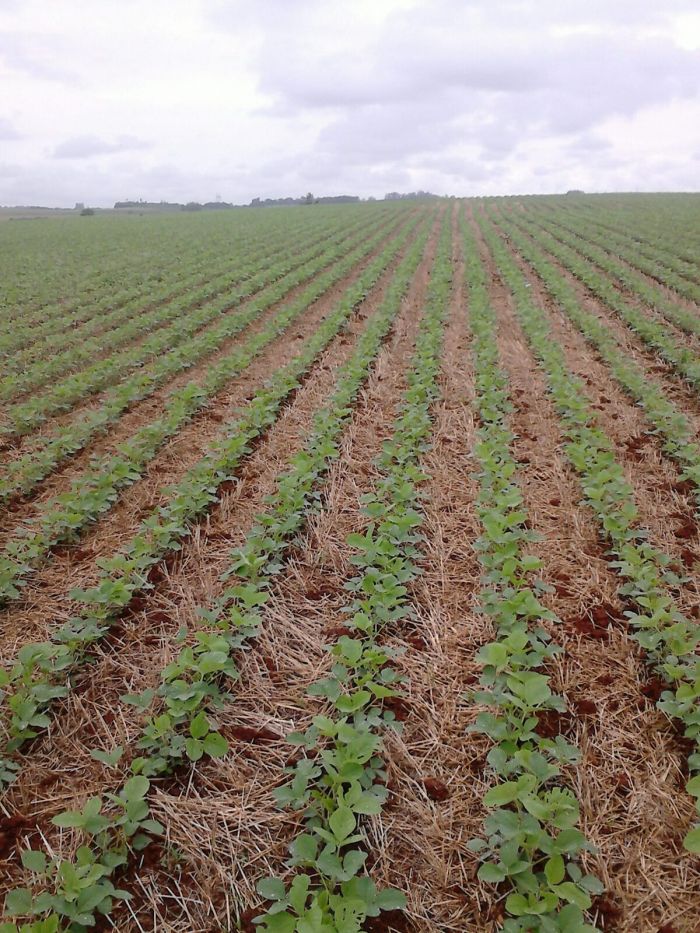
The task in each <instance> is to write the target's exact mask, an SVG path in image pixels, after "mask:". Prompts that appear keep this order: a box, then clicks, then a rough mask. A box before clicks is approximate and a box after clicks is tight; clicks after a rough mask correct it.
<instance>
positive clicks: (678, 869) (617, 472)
mask: <svg viewBox="0 0 700 933" xmlns="http://www.w3.org/2000/svg"><path fill="white" fill-rule="evenodd" d="M699 255H700V195H680V194H678V195H673V194H669V195H631V194H630V195H626V194H620V195H583V194H570V195H566V196H564V195H562V196H537V197H535V196H533V197H507V198H506V197H504V198H473V199H461V200H460V199H454V198H450V199H435V200H426V201H400V202H392V201H386V202H381V201H378V202H373V203H358V204H348V205H340V206H339V205H318V204H312V205H306V206H299V207H288V208H266V209H260V210H255V209H235V210H220V211H209V212H207V211H203V212H201V213H196V214H188V213H182V214H156V215H151V216H138V215H127V216H113V215H109V214H99V213H98V214H97V215H95V216H91V217H79V216H74V217H73V216H65V217H57V218H49V219H38V220H17V221H13V222H5V223H3V224H2V225H0V361H1V362H2V367H1V368H0V399H1V400H2V408H1V409H0V904H3V905H4V907H3V911H2V920H0V933H68V931H70V933H80V931H89V930H96V931H109V930H116V931H120V933H139V931H153V933H171V931H172V933H214V931H247V933H254V931H256V930H259V931H261V933H360V931H374V933H379V931H397V933H401V931H404V933H490V931H500V930H503V931H506V933H515V931H542V933H555V931H562V933H584V931H596V930H597V931H620V933H698V931H700V655H699V645H700V628H699V627H698V626H699V625H700V586H699V582H698V570H700V535H699V529H700V525H699V524H698V521H699V517H700V262H699V261H698V256H699Z"/></svg>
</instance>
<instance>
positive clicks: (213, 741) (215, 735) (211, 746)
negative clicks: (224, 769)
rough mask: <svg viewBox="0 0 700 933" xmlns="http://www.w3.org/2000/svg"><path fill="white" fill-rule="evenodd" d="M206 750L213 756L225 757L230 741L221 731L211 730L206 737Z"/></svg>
mask: <svg viewBox="0 0 700 933" xmlns="http://www.w3.org/2000/svg"><path fill="white" fill-rule="evenodd" d="M204 751H205V753H206V754H207V755H209V756H210V757H211V758H223V757H224V755H225V754H226V752H227V751H228V742H227V741H226V739H225V738H224V737H223V735H221V733H219V732H210V733H209V735H208V736H207V737H206V738H205V739H204Z"/></svg>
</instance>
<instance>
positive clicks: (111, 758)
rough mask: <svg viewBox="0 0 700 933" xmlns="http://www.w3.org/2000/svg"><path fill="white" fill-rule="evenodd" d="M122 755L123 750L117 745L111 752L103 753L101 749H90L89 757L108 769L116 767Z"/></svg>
mask: <svg viewBox="0 0 700 933" xmlns="http://www.w3.org/2000/svg"><path fill="white" fill-rule="evenodd" d="M123 754H124V749H123V748H122V746H121V745H117V746H116V748H113V749H112V751H111V752H104V751H102V749H101V748H91V749H90V757H91V758H94V759H95V761H101V762H102V764H103V765H107V767H108V768H114V767H116V766H117V765H118V764H119V762H120V760H121V757H122V755H123Z"/></svg>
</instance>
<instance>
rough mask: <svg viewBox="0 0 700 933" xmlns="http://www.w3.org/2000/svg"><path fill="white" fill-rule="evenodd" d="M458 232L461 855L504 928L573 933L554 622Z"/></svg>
mask: <svg viewBox="0 0 700 933" xmlns="http://www.w3.org/2000/svg"><path fill="white" fill-rule="evenodd" d="M463 234H464V243H465V254H466V270H467V272H466V277H467V284H468V301H469V318H470V327H471V333H472V352H473V359H474V384H475V403H474V404H475V408H476V413H477V415H478V421H479V427H478V430H477V439H476V443H475V446H474V456H475V458H476V461H477V463H478V466H479V472H478V474H477V478H478V483H479V498H478V504H477V509H478V513H479V520H480V522H481V526H482V532H481V535H480V537H479V538H478V539H477V540H476V542H475V547H476V549H477V552H478V554H479V560H480V563H481V566H482V570H483V575H482V590H481V593H480V596H479V607H480V610H481V612H483V613H485V615H486V616H488V618H489V619H490V620H491V622H492V624H493V626H494V629H495V636H496V637H495V639H494V641H492V642H490V643H488V644H486V645H484V646H483V647H482V648H481V649H480V650H479V652H478V654H477V660H478V661H479V662H480V663H481V665H482V674H481V677H480V687H481V689H480V690H478V691H475V692H474V694H473V697H472V699H473V702H475V703H478V704H480V705H485V706H487V707H490V708H491V710H493V711H489V712H481V713H479V714H478V716H477V719H476V723H475V725H474V726H473V727H472V728H473V731H475V732H479V733H482V734H484V735H486V736H488V737H489V739H490V740H491V742H492V743H493V745H492V748H491V750H490V752H489V754H488V756H487V762H488V765H489V767H490V768H491V770H492V771H493V773H494V775H495V777H496V779H497V783H496V784H495V785H494V786H493V787H492V788H491V789H490V790H488V791H487V793H486V795H485V797H484V804H485V805H486V806H487V807H489V808H491V809H492V812H490V813H489V815H488V817H487V819H486V822H485V824H484V829H485V833H486V838H484V839H482V838H478V839H473V840H471V842H470V843H469V844H468V848H469V849H471V850H472V851H473V852H477V853H478V854H479V857H480V859H481V860H482V865H481V867H480V868H479V871H478V877H479V878H480V879H481V880H482V881H485V882H488V883H491V884H501V885H502V884H503V883H505V884H507V886H508V888H509V889H510V893H509V894H508V896H507V897H506V901H505V909H506V911H507V913H508V914H509V915H510V916H511V918H512V919H509V920H507V921H506V922H505V925H504V927H503V929H504V930H506V931H518V930H522V931H525V930H541V931H543V933H554V931H557V930H559V931H566V933H578V931H585V930H591V929H592V927H590V926H588V925H586V923H585V920H584V916H583V911H584V910H586V909H587V908H589V907H590V906H591V897H590V895H591V893H595V894H600V893H601V891H602V885H601V884H600V882H599V881H598V880H597V879H596V878H595V877H593V876H591V875H585V874H584V873H583V871H582V869H581V866H580V863H579V856H580V854H581V853H582V852H584V851H586V850H590V849H591V848H592V847H591V845H590V844H589V843H588V842H587V841H586V838H585V836H584V834H583V833H582V832H581V830H580V829H579V828H578V825H577V824H578V822H579V805H578V801H577V800H576V796H575V794H574V793H573V792H572V791H571V789H570V788H569V787H567V786H565V785H564V784H563V783H562V767H564V768H565V767H568V766H571V765H573V764H575V763H576V762H578V761H579V759H580V752H579V750H578V749H577V748H576V747H574V746H572V745H571V744H570V743H569V742H567V741H566V739H565V738H564V736H562V735H557V736H556V737H555V738H553V739H552V738H549V737H545V736H543V735H540V734H539V732H538V726H539V724H540V721H541V719H542V717H546V716H547V715H548V713H549V712H550V711H552V710H554V711H557V712H562V711H564V710H566V701H565V699H564V698H563V697H562V696H559V695H557V694H556V693H555V692H554V691H553V690H552V686H551V683H550V677H549V674H548V673H547V672H546V666H547V662H548V661H550V660H551V659H552V658H553V657H554V656H555V655H557V654H559V653H561V650H562V649H561V648H560V647H559V646H558V645H556V644H555V643H553V642H552V640H551V636H550V634H549V632H548V631H547V628H546V627H545V625H543V624H542V623H543V621H544V620H548V621H549V622H557V621H558V620H557V619H556V617H555V616H554V614H553V613H552V612H551V611H550V610H548V609H547V608H546V607H545V606H544V605H543V604H542V603H541V601H540V599H539V598H538V595H537V589H538V581H537V580H536V578H535V573H536V572H537V571H538V570H539V569H540V567H541V561H540V560H539V559H538V558H537V557H535V556H533V555H532V554H528V553H527V545H528V543H529V542H531V541H532V540H533V533H532V532H531V531H529V530H528V515H527V511H526V510H525V508H524V500H523V495H522V492H521V490H520V487H519V485H518V481H517V471H518V464H517V462H516V460H515V457H514V455H513V452H512V446H513V442H514V439H515V435H514V434H513V432H512V430H511V428H510V427H509V424H508V420H509V416H510V414H511V412H512V404H511V402H510V398H509V392H508V376H507V374H506V372H505V371H504V370H503V369H502V368H501V366H500V363H499V353H498V345H497V341H496V328H497V324H496V315H495V313H494V311H493V308H492V307H491V304H490V301H489V294H488V287H487V282H486V275H485V269H484V266H483V263H482V261H481V259H480V258H479V255H478V247H477V244H476V242H475V239H474V237H473V235H472V234H471V232H470V231H469V229H468V228H467V227H465V228H464V230H463Z"/></svg>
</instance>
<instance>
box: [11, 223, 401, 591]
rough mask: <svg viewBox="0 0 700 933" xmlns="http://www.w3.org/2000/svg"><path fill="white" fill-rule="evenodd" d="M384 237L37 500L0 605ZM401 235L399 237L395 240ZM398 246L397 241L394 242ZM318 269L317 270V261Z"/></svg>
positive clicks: (15, 545)
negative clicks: (59, 489) (114, 448)
mask: <svg viewBox="0 0 700 933" xmlns="http://www.w3.org/2000/svg"><path fill="white" fill-rule="evenodd" d="M385 235H386V234H385V233H384V232H383V231H382V232H380V233H378V234H376V235H375V236H374V237H372V238H370V239H369V240H367V239H365V240H364V242H363V243H362V245H361V246H359V247H357V249H355V250H353V251H352V252H351V253H349V254H348V255H346V256H345V257H344V258H343V259H342V260H341V261H339V262H337V263H336V264H335V265H333V266H332V267H331V269H330V270H329V271H327V272H326V273H325V274H321V275H319V276H318V277H317V278H316V279H314V280H313V282H312V284H311V285H310V286H309V287H308V288H307V289H306V290H305V291H304V292H303V294H302V295H300V296H299V297H298V298H297V299H296V300H294V301H292V302H290V303H289V304H287V305H285V306H283V307H282V309H281V310H280V311H278V312H277V314H275V315H274V316H273V317H272V319H271V320H270V321H269V322H268V324H267V325H266V326H265V327H264V328H262V329H261V330H260V331H258V332H257V333H255V334H253V335H251V336H250V337H249V338H248V339H247V340H246V341H245V342H244V343H243V344H239V345H237V346H236V347H235V348H233V349H232V350H231V351H230V352H229V353H227V354H226V355H224V356H223V357H222V358H221V359H220V360H219V361H218V362H217V364H216V365H215V366H212V367H211V368H210V369H209V370H208V372H207V374H206V376H205V377H204V379H203V380H202V381H201V382H190V383H188V384H187V385H186V386H184V388H183V389H181V390H179V391H177V392H176V393H174V394H173V395H172V396H170V398H169V400H168V402H167V403H166V405H165V407H164V412H163V414H162V415H161V416H159V417H158V418H157V419H155V420H154V421H152V422H149V423H147V424H146V425H144V426H143V427H141V428H139V430H138V431H136V432H135V434H133V435H132V436H131V437H130V438H129V440H128V441H126V442H125V443H123V444H121V445H120V449H119V451H118V453H116V454H113V455H107V456H105V457H104V458H102V460H100V461H99V462H97V463H95V464H94V465H93V466H92V467H91V468H90V469H89V470H86V471H84V472H83V473H81V475H80V476H79V477H78V478H77V479H76V480H75V481H74V482H73V485H72V486H71V489H70V490H69V491H68V492H66V493H61V494H59V495H58V496H55V497H53V498H52V499H49V500H48V501H47V502H45V503H43V504H42V507H41V509H40V510H39V512H38V514H37V516H35V518H34V520H33V522H32V526H33V527H32V528H31V529H30V530H29V531H28V532H27V533H26V534H24V535H23V536H21V537H18V538H15V539H12V540H10V541H9V542H8V544H7V545H6V547H5V550H4V552H3V553H2V555H0V602H2V601H6V600H11V599H16V598H18V597H19V595H20V589H21V587H22V586H23V584H24V582H25V581H26V579H27V577H28V575H29V574H30V573H31V572H32V570H33V569H34V568H35V567H36V566H38V564H39V563H40V562H41V561H42V560H44V559H45V558H46V555H47V554H48V553H49V551H50V549H51V548H52V547H54V546H56V545H57V544H60V543H63V542H65V541H70V540H75V539H76V538H77V537H78V535H79V534H80V532H81V531H82V529H83V528H84V527H85V526H86V525H87V524H89V523H90V522H93V521H95V520H96V519H97V518H98V517H99V516H100V515H102V514H104V513H105V512H107V511H108V510H109V509H110V508H112V506H113V505H114V503H115V502H116V501H117V499H118V497H119V494H120V491H121V490H122V489H124V488H125V487H126V486H128V485H131V484H132V483H134V482H136V480H138V479H139V478H140V477H141V475H142V474H143V472H144V470H145V469H146V467H147V466H148V464H149V463H150V461H151V460H152V459H153V458H154V456H155V455H156V453H157V451H158V450H159V449H160V447H162V445H163V444H164V443H165V441H166V440H167V439H168V438H170V437H174V436H175V435H176V434H177V433H178V432H179V431H180V430H181V428H182V427H183V426H184V424H186V422H187V421H189V420H190V419H191V418H192V417H193V416H194V414H195V413H196V412H197V411H199V410H201V409H202V408H204V407H205V405H206V404H207V403H208V401H209V399H211V398H212V397H213V396H214V395H215V394H216V393H217V392H218V391H219V390H220V389H222V388H223V387H224V386H225V385H226V383H227V382H229V381H230V380H231V379H232V378H234V376H237V375H238V374H239V373H241V372H242V371H243V370H244V369H245V368H247V367H248V366H249V365H250V364H251V363H252V361H253V360H254V359H255V358H256V357H257V356H259V354H260V353H261V352H262V351H263V350H264V349H265V347H267V346H268V345H269V344H270V343H272V341H273V340H275V339H276V338H277V337H279V336H280V334H282V333H284V331H285V330H287V328H288V327H290V326H291V324H292V323H293V322H294V321H295V320H297V319H298V318H299V317H300V316H301V315H302V314H303V313H304V312H305V311H306V309H307V308H308V307H309V305H310V304H311V303H312V302H313V301H315V300H316V299H318V298H319V297H320V296H321V295H323V294H324V292H326V291H327V290H328V289H329V288H331V287H332V286H333V285H334V284H335V283H336V282H338V281H340V280H341V279H342V278H343V277H344V276H345V275H347V274H348V273H349V272H350V271H351V270H352V268H353V266H355V265H356V264H357V263H358V262H359V261H361V260H362V259H363V258H364V257H366V256H367V255H368V254H369V253H371V251H372V250H373V249H374V248H376V247H377V245H378V244H379V243H380V242H381V241H382V240H383V239H384V237H385ZM406 235H407V234H406V232H404V235H403V236H404V237H405V236H406ZM399 242H402V239H401V238H400V239H399ZM337 252H338V247H337V246H336V247H332V248H331V250H329V252H328V253H327V254H325V259H326V260H328V258H334V257H335V256H336V255H337ZM319 265H320V266H321V267H323V265H324V263H323V261H320V263H319ZM316 271H318V266H317V269H316ZM260 313H261V312H260V307H259V303H258V304H256V305H255V306H254V307H252V308H250V310H249V311H248V313H247V314H246V313H244V314H242V315H239V317H238V318H237V324H238V328H237V330H238V331H240V330H241V329H242V328H243V327H244V326H245V325H246V324H248V323H250V322H251V320H255V319H256V318H257V317H258V316H259V315H260Z"/></svg>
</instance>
